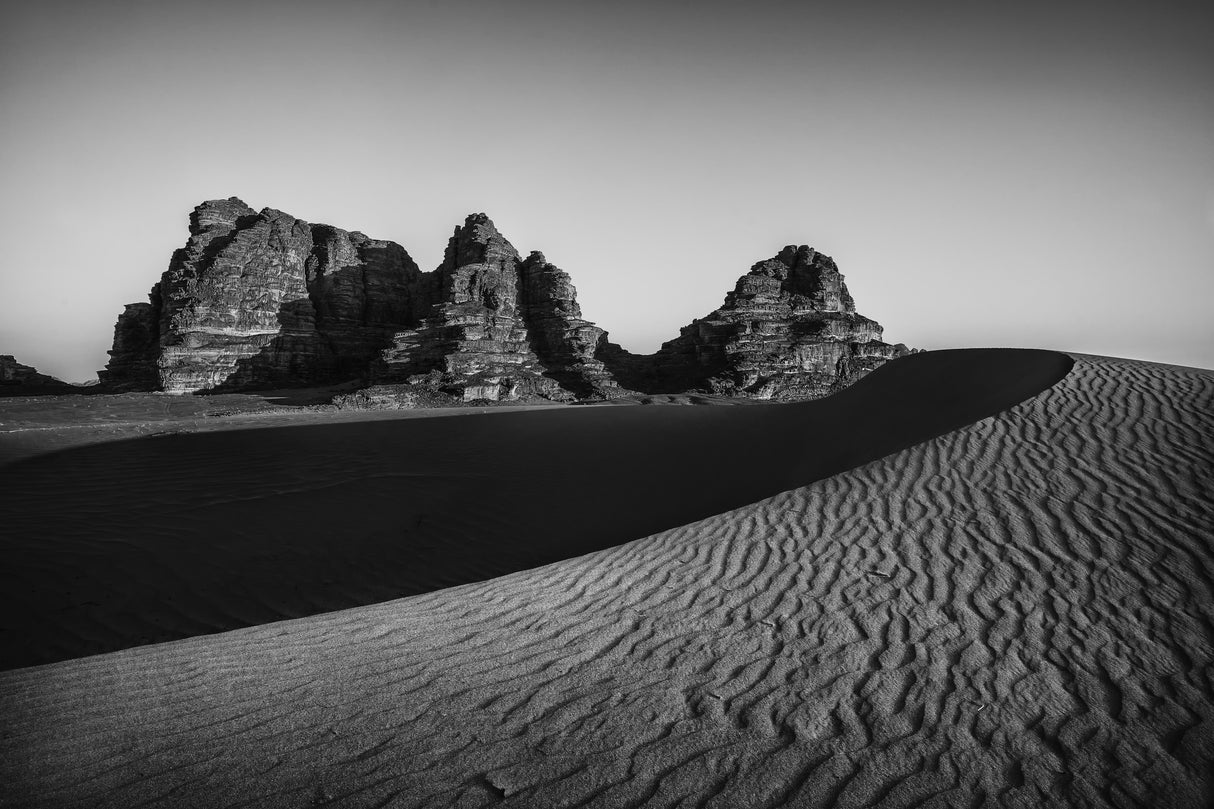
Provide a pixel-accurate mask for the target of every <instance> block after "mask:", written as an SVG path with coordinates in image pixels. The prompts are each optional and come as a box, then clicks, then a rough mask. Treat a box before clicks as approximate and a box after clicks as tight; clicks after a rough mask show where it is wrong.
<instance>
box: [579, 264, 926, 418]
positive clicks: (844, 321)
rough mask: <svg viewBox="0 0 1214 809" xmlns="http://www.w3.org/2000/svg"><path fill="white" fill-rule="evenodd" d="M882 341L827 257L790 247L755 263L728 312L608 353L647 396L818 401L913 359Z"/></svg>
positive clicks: (728, 302) (729, 299)
mask: <svg viewBox="0 0 1214 809" xmlns="http://www.w3.org/2000/svg"><path fill="white" fill-rule="evenodd" d="M881 336H882V329H881V326H880V325H879V324H878V323H877V322H876V321H873V320H870V319H869V318H866V317H863V316H862V315H858V314H856V305H855V301H853V300H852V296H851V294H850V293H849V292H848V291H847V285H846V284H844V283H843V275H842V274H841V273H840V272H839V268H838V267H837V266H836V265H835V262H834V261H832V260H831V259H830V257H829V256H825V255H822V254H821V253H818V252H817V251H815V250H812V249H811V248H809V247H806V246H804V245H802V246H800V247H797V246H795V245H789V246H787V247H785V248H784V249H783V250H781V251H780V253H779V254H778V255H776V256H775V257H774V258H770V259H767V260H766V261H760V262H759V263H757V264H755V265H754V266H753V267H751V268H750V272H748V273H747V274H746V275H743V276H742V277H741V278H739V279H738V283H737V285H736V286H735V287H734V290H733V291H732V292H730V293H729V294H728V295H726V296H725V302H724V304H722V306H721V308H719V309H717V310H716V311H715V312H713V313H712V314H710V315H708V316H707V317H703V318H700V319H699V320H696V321H694V322H692V323H691V324H690V325H688V326H685V327H684V328H683V329H682V331H681V334H680V335H679V336H678V337H676V338H675V339H674V340H671V341H669V342H667V343H665V344H664V345H663V346H662V348H661V349H660V350H659V351H658V352H657V353H656V354H652V355H649V356H635V355H630V354H627V352H623V351H622V350H620V349H619V348H618V347H616V346H614V345H612V346H608V347H605V348H604V349H603V351H602V352H601V356H603V357H604V358H606V359H607V360H608V363H609V364H610V365H612V366H614V367H615V369H616V376H617V378H618V379H619V381H620V383H621V384H623V385H624V386H625V387H629V388H633V389H635V390H639V391H643V392H645V393H680V392H684V391H688V390H700V391H704V392H706V393H713V394H719V395H726V396H745V397H747V398H754V399H777V400H779V399H812V398H817V397H820V396H825V395H828V394H829V393H831V392H833V391H835V390H838V389H839V388H841V387H844V386H846V385H848V384H850V383H852V382H854V381H855V380H856V379H858V378H859V377H860V376H863V375H864V374H866V373H868V372H869V371H871V370H873V369H874V368H876V367H878V366H879V365H881V364H882V363H883V362H885V361H887V360H890V359H893V358H894V357H896V356H899V355H901V354H905V353H907V351H908V349H907V348H906V346H904V345H896V346H894V345H889V344H888V343H884V342H882V341H881Z"/></svg>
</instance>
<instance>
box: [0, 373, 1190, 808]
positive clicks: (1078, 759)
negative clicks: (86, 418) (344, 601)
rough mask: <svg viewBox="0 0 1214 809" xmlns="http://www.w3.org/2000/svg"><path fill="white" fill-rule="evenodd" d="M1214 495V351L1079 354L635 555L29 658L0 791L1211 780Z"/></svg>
mask: <svg viewBox="0 0 1214 809" xmlns="http://www.w3.org/2000/svg"><path fill="white" fill-rule="evenodd" d="M923 356H929V355H923ZM897 364H898V363H892V364H891V365H890V366H887V368H893V367H895V366H897ZM876 376H877V375H876V374H874V377H876ZM981 389H982V384H980V383H979V382H976V381H975V380H974V378H972V377H966V376H964V375H962V376H959V377H957V378H956V379H955V384H954V387H953V388H951V391H952V396H953V398H954V399H956V400H965V401H970V400H972V399H973V398H974V397H976V396H978V395H979V391H980V390H981ZM899 401H902V398H901V397H900V396H896V397H894V399H893V400H891V401H888V402H887V405H888V406H889V407H890V408H891V409H892V408H894V405H895V404H896V403H897V402H899ZM765 409H766V408H764V407H761V406H755V407H746V408H602V411H603V412H608V411H610V412H613V413H629V412H642V411H645V412H659V413H673V414H676V415H677V414H680V413H681V414H691V413H718V414H725V415H729V414H734V416H735V417H741V416H742V415H744V414H746V413H750V412H763V411H764V410H765ZM562 412H563V411H562ZM524 415H525V414H524ZM536 415H539V416H554V415H561V412H554V413H546V414H536ZM697 418H699V417H697ZM892 418H897V417H896V416H893V417H892ZM853 426H854V425H853ZM806 429H809V427H806ZM903 429H905V425H902V426H900V427H891V428H889V430H890V432H891V433H898V432H899V430H903ZM829 432H830V431H829V430H827V429H820V430H818V432H815V433H813V435H815V436H825V435H827V434H828V433H829ZM853 437H854V436H853ZM158 440H159V439H158ZM910 443H913V442H910ZM113 446H117V445H113ZM810 447H811V444H810V443H803V442H801V441H800V440H799V439H796V440H794V439H793V438H790V437H788V436H787V435H780V436H778V437H775V438H773V439H772V440H770V441H769V442H768V443H767V444H765V445H764V446H763V447H762V452H763V453H764V454H763V457H764V458H766V459H767V461H768V462H769V464H775V462H776V461H777V460H778V461H781V462H783V463H785V464H787V465H788V466H790V467H798V465H799V464H801V463H802V462H806V461H807V458H808V457H810V456H812V452H811V450H810ZM871 449H874V450H875V448H871ZM47 457H48V458H49V457H51V456H47ZM38 460H39V459H33V460H32V461H29V462H28V463H31V464H32V463H35V462H36V461H38ZM836 462H839V461H838V459H836ZM17 466H20V465H13V466H11V467H9V469H13V468H16V467H17ZM726 468H728V469H731V470H732V471H731V472H730V473H729V474H731V475H732V478H731V479H732V480H733V481H734V482H737V481H738V480H740V479H741V478H742V477H744V475H743V474H742V473H741V471H739V468H735V467H728V466H726ZM742 469H744V468H742ZM803 472H804V470H803V469H800V468H799V467H798V468H797V469H794V470H793V472H790V473H788V474H797V475H799V474H803ZM765 482H766V483H767V484H770V483H772V482H776V481H775V479H774V478H773V479H772V480H767V481H765ZM1212 490H1214V373H1210V372H1202V371H1194V370H1189V369H1177V368H1169V367H1165V366H1159V365H1152V364H1146V363H1136V362H1130V361H1121V360H1111V359H1104V358H1090V357H1079V358H1077V362H1076V365H1075V367H1074V369H1073V370H1072V371H1071V372H1070V373H1069V374H1068V375H1067V376H1066V377H1065V378H1063V379H1062V380H1061V381H1060V382H1058V383H1057V384H1055V385H1053V386H1052V387H1050V388H1049V389H1048V390H1046V391H1044V392H1043V393H1041V394H1039V395H1037V396H1034V397H1033V398H1031V399H1028V400H1027V401H1023V402H1022V403H1020V404H1018V405H1015V406H1013V407H1011V408H1010V409H1007V410H1004V411H1002V412H999V413H998V415H994V416H991V417H987V418H982V419H981V420H980V421H976V422H974V423H970V424H968V426H959V428H958V429H955V430H954V431H952V432H949V433H948V434H945V435H941V436H939V437H936V438H934V439H932V440H929V441H927V442H926V443H921V444H917V445H914V446H907V448H905V449H901V450H900V451H897V452H895V453H894V454H889V455H886V456H884V457H879V458H878V459H876V460H873V461H872V462H869V463H866V464H864V465H863V466H859V467H857V468H853V469H850V471H844V472H841V473H839V474H835V475H833V476H829V477H826V478H824V479H820V480H817V481H816V482H814V483H811V484H809V485H804V486H799V487H796V488H791V489H790V490H788V491H784V492H782V493H779V494H775V495H774V496H770V497H768V498H767V499H765V500H762V501H760V502H757V503H752V504H750V505H745V506H741V507H739V508H736V509H734V510H732V511H728V512H725V513H720V514H716V515H715V516H708V517H706V518H704V519H700V520H698V521H695V522H690V523H688V524H685V525H681V526H679V527H675V528H672V529H670V530H665V531H662V532H659V533H656V534H654V535H652V536H648V537H646V538H644V539H640V540H637V541H633V542H629V543H627V544H623V545H620V546H617V547H612V548H608V549H603V550H598V551H595V552H592V553H588V554H586V555H582V556H579V557H575V558H568V559H564V560H562V561H559V562H556V563H553V564H549V565H547V566H544V567H540V568H536V569H531V570H523V571H519V572H515V573H512V574H510V575H506V576H501V577H499V578H495V579H492V580H489V581H484V582H480V583H475V584H467V585H463V586H459V587H454V588H450V589H444V590H439V591H436V592H431V593H428V594H424V595H418V596H413V597H410V598H405V599H400V600H396V601H391V602H387V603H383V604H377V605H371V606H364V607H358V608H353V609H346V610H342V611H340V612H333V613H329V614H324V615H317V616H313V617H309V618H303V619H299V620H294V621H288V622H281V623H274V624H267V625H263V626H258V627H253V628H248V629H242V630H237V631H233V632H227V633H224V634H218V635H210V636H203V637H195V638H190V639H187V640H181V641H176V642H173V643H165V644H159V645H153V646H144V647H140V648H133V649H128V650H126V651H121V652H116V653H111V654H105V655H100V656H96V657H90V658H83V659H78V660H70V661H66V662H61V663H56V664H52V665H46V666H39V667H34V668H25V669H18V670H14V671H9V672H5V673H3V674H0V700H2V705H0V707H2V709H3V717H4V728H3V733H2V734H0V799H2V800H3V805H5V806H80V807H86V806H87V807H135V806H166V807H167V806H172V807H195V806H196V807H212V806H249V807H252V806H270V807H300V806H352V807H412V806H435V807H445V806H457V807H479V806H514V807H575V806H596V807H626V806H670V807H675V806H678V807H775V806H806V807H818V806H821V807H836V806H837V807H883V809H894V807H917V806H923V807H946V806H955V807H993V806H1023V807H1036V806H1077V807H1089V806H1093V807H1094V806H1111V807H1114V806H1115V807H1129V806H1167V807H1201V806H1209V805H1210V803H1211V799H1212V798H1214V776H1212V775H1211V772H1214V667H1212V654H1214V622H1212V614H1214V549H1212V537H1214V509H1212V506H1211V502H1212V495H1211V491H1212ZM630 496H632V497H637V498H640V499H641V502H644V498H643V496H642V494H638V493H632V494H631V495H630ZM630 507H631V503H630V501H629V500H628V499H627V498H625V499H609V500H605V502H604V511H610V510H612V509H616V510H627V509H629V508H630ZM563 530H564V531H566V532H567V533H569V534H570V535H576V534H577V532H578V531H580V530H583V524H576V523H574V524H567V525H565V526H563Z"/></svg>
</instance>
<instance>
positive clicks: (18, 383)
mask: <svg viewBox="0 0 1214 809" xmlns="http://www.w3.org/2000/svg"><path fill="white" fill-rule="evenodd" d="M77 392H79V389H78V388H77V387H76V386H75V385H69V384H68V383H67V382H63V381H61V380H58V379H55V377H53V376H47V375H46V374H40V373H38V370H37V369H36V368H34V367H33V366H30V365H22V364H21V363H19V362H17V359H16V357H14V356H13V355H12V354H0V396H30V395H36V394H42V393H48V394H57V393H77Z"/></svg>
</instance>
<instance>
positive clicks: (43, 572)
mask: <svg viewBox="0 0 1214 809" xmlns="http://www.w3.org/2000/svg"><path fill="white" fill-rule="evenodd" d="M1069 366H1070V361H1069V360H1067V359H1066V358H1064V357H1062V356H1061V355H1058V354H1054V353H1051V352H1044V351H949V352H932V353H930V354H923V355H917V356H913V357H908V358H906V359H905V360H903V361H899V362H897V363H892V364H889V365H888V366H886V367H885V368H883V369H881V371H879V372H877V373H874V374H872V375H871V376H870V377H868V378H867V379H865V380H863V381H862V382H861V383H859V384H858V385H856V386H854V387H852V388H849V389H848V390H846V391H844V392H843V393H841V394H840V395H838V396H834V397H831V398H829V399H826V400H822V401H817V402H802V403H797V404H787V405H770V406H754V407H690V408H688V407H683V408H669V407H624V408H620V407H597V408H593V407H591V408H588V407H577V408H559V409H556V410H546V411H544V412H535V411H526V412H511V413H497V412H494V411H492V410H490V411H487V412H486V414H484V415H476V416H469V415H459V416H449V417H435V418H427V419H404V420H402V419H382V418H380V419H355V420H345V421H337V420H331V419H327V418H326V419H324V420H317V421H313V422H312V423H310V424H304V425H295V426H275V427H255V426H253V423H246V424H245V428H244V429H241V430H226V431H219V432H207V433H204V434H198V433H194V432H185V433H176V434H169V435H160V436H155V437H151V438H141V439H138V440H132V441H111V442H107V443H102V444H98V445H94V446H83V447H78V448H75V449H71V450H68V451H64V452H57V453H51V454H47V455H42V456H39V457H35V458H30V459H27V460H24V461H21V462H18V463H14V464H11V465H9V466H6V467H3V468H0V492H2V493H3V494H0V523H2V524H4V525H5V526H6V531H5V536H4V538H3V539H2V540H0V550H3V552H4V553H5V555H6V556H7V558H8V559H9V560H10V561H9V563H8V564H7V565H5V566H4V567H3V569H0V632H2V635H0V637H3V638H5V643H4V646H3V652H2V653H0V664H2V665H3V667H4V668H15V667H19V666H27V665H35V664H40V663H48V662H54V661H57V660H64V659H69V658H72V657H79V656H83V655H86V654H96V653H102V652H109V651H115V650H118V649H123V648H128V647H131V646H136V645H140V644H146V643H151V642H159V641H167V640H175V639H180V638H184V637H189V636H192V635H198V634H203V633H208V632H217V631H222V630H228V629H235V628H238V627H244V626H253V625H256V624H260V623H264V622H267V621H273V620H280V619H284V618H296V617H302V616H305V615H312V614H316V613H319V612H325V611H331V610H335V609H341V608H346V607H352V606H359V605H363V604H370V603H376V602H379V601H385V600H388V599H391V598H398V597H401V596H405V595H414V594H418V593H423V592H429V591H431V590H435V589H438V588H442V587H447V586H452V585H457V584H463V583H467V582H471V581H478V580H483V579H488V578H492V577H494V576H498V575H502V574H505V573H509V572H513V571H515V570H521V569H525V568H530V567H536V566H538V565H542V564H546V563H549V562H553V561H556V560H559V559H564V558H567V557H570V556H577V555H580V554H583V553H587V552H590V551H594V550H600V549H602V548H607V547H611V546H613V545H618V544H620V543H622V542H627V541H629V540H632V539H636V538H638V537H643V536H646V535H648V534H652V533H655V532H658V531H661V530H665V529H668V528H673V527H676V526H679V525H683V524H685V523H688V522H692V521H694V520H697V519H700V518H702V517H706V516H708V515H711V514H715V513H719V512H721V511H725V510H728V509H730V508H734V507H737V506H742V505H745V504H747V503H753V502H755V501H757V500H760V499H762V498H764V497H768V496H770V495H772V494H775V493H777V492H780V491H784V490H786V489H790V488H793V487H796V486H800V485H804V484H806V483H810V482H812V481H814V480H819V479H821V478H824V477H829V476H830V475H832V474H835V473H837V472H840V471H842V470H844V469H848V468H851V467H853V466H856V465H859V464H861V463H865V462H867V461H870V460H873V459H875V458H879V457H881V456H883V455H886V454H888V453H890V452H894V451H896V450H898V449H901V448H903V447H905V446H908V445H909V444H913V443H915V442H917V441H922V440H925V439H927V438H930V437H932V436H934V435H938V434H940V433H943V432H947V431H948V430H950V429H953V428H954V427H956V426H959V425H960V424H964V423H966V422H969V421H973V420H975V419H978V418H981V417H983V416H986V415H989V414H991V413H994V412H997V411H999V410H1001V409H1003V408H1005V407H1007V406H1009V405H1011V404H1013V403H1015V402H1017V401H1020V400H1021V399H1023V398H1025V397H1027V396H1030V395H1032V394H1033V393H1036V392H1037V391H1039V390H1041V389H1042V388H1044V387H1046V386H1048V385H1049V384H1051V383H1052V382H1054V381H1055V380H1057V379H1058V378H1059V377H1060V376H1061V375H1062V374H1064V373H1065V372H1066V370H1067V369H1068V368H1069ZM959 392H961V393H963V394H964V395H959Z"/></svg>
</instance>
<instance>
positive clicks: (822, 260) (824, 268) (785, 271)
mask: <svg viewBox="0 0 1214 809" xmlns="http://www.w3.org/2000/svg"><path fill="white" fill-rule="evenodd" d="M733 296H734V299H733V300H730V299H729V298H727V299H726V304H725V305H726V306H727V307H728V306H731V305H739V299H750V300H760V299H767V300H770V301H773V302H774V301H777V300H780V299H786V300H788V301H789V302H790V303H791V304H793V305H794V306H796V307H798V308H803V309H814V310H817V311H820V312H855V311H856V304H855V301H854V300H852V296H851V294H850V293H849V292H848V291H847V285H846V284H845V283H843V275H842V273H840V272H839V268H838V266H837V265H836V264H835V262H834V261H833V260H832V259H831V257H830V256H827V255H823V254H822V253H819V252H817V251H816V250H814V249H813V248H811V247H808V246H806V245H801V246H799V247H798V246H796V245H791V244H790V245H788V246H786V247H785V248H784V249H783V250H781V251H780V252H779V253H778V254H776V255H775V256H774V257H773V258H769V259H766V260H765V261H760V262H758V263H757V264H755V265H754V266H753V267H751V268H750V272H748V273H747V274H746V275H744V276H742V277H741V278H739V279H738V283H737V286H736V287H735V288H734V292H733Z"/></svg>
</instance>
